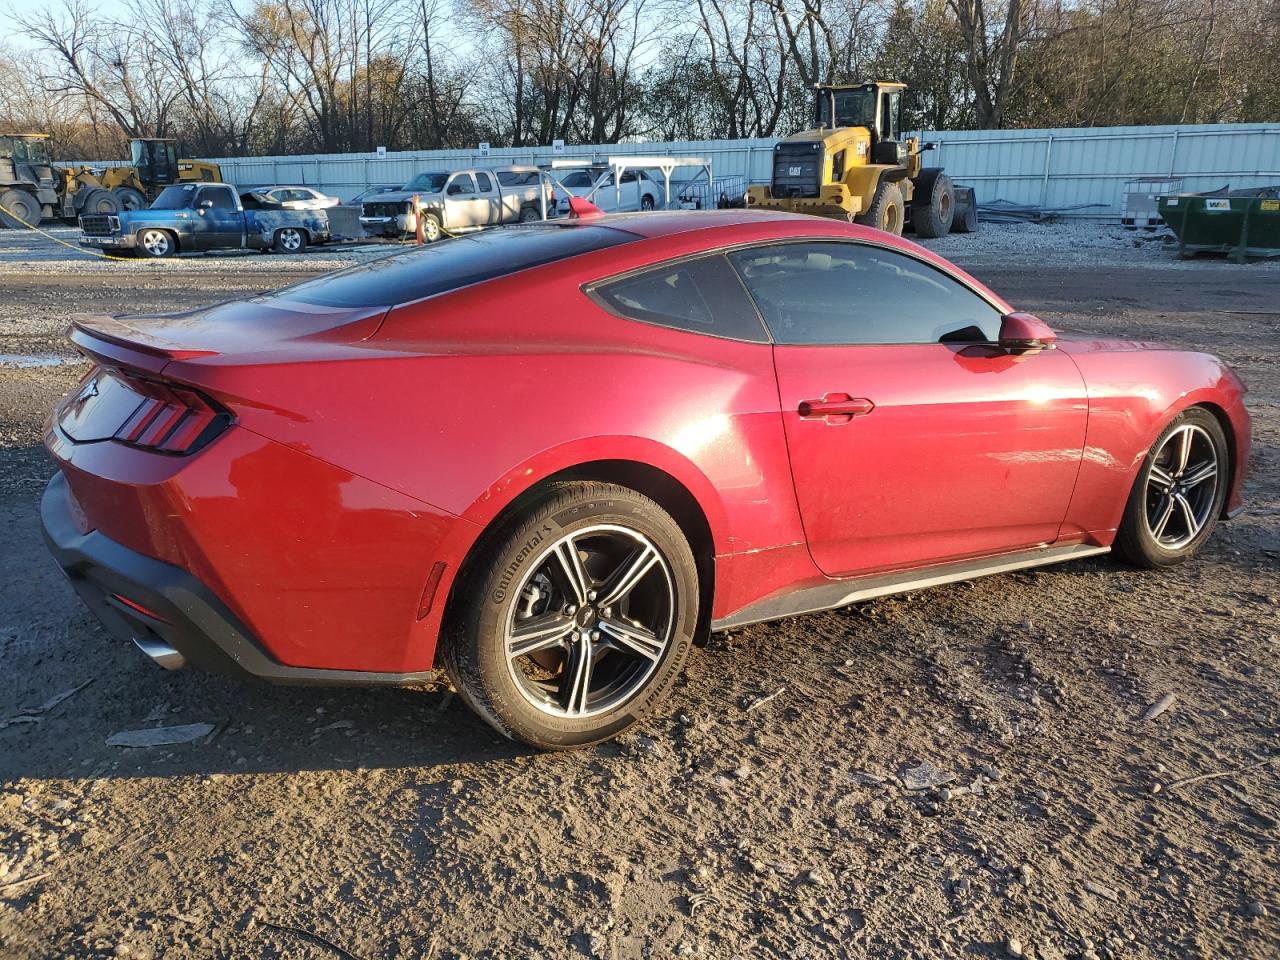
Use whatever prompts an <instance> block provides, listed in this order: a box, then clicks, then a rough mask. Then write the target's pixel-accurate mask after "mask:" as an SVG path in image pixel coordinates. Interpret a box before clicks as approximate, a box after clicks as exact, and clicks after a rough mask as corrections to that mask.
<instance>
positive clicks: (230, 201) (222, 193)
mask: <svg viewBox="0 0 1280 960" xmlns="http://www.w3.org/2000/svg"><path fill="white" fill-rule="evenodd" d="M165 192H166V193H167V192H168V191H167V190H166V191H165ZM206 200H208V201H210V202H211V203H212V204H213V209H215V210H234V209H235V207H236V202H235V194H233V193H232V192H231V189H230V188H229V187H205V188H204V189H203V190H201V191H200V199H199V200H198V201H197V202H198V203H203V202H204V201H206Z"/></svg>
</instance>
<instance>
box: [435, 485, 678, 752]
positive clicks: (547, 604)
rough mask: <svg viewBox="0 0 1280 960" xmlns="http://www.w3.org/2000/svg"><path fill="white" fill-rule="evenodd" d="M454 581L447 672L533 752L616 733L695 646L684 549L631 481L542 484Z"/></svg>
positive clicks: (639, 713) (652, 699) (664, 686)
mask: <svg viewBox="0 0 1280 960" xmlns="http://www.w3.org/2000/svg"><path fill="white" fill-rule="evenodd" d="M463 576H464V578H465V582H464V583H463V584H462V589H461V590H460V591H459V593H458V597H459V601H458V602H459V603H463V604H465V605H466V606H465V607H461V608H459V609H457V610H454V611H451V614H450V621H451V623H450V626H449V628H448V629H447V630H446V633H445V637H444V648H443V659H444V664H445V669H446V671H447V672H448V674H449V677H450V678H451V679H452V680H453V682H454V684H455V686H456V687H457V688H458V691H459V693H460V694H461V695H462V698H463V699H464V700H465V701H466V702H467V703H468V705H470V706H471V708H472V709H473V710H475V711H476V712H477V713H478V714H479V715H480V716H481V717H483V718H484V719H485V720H486V721H487V722H488V723H489V724H490V725H491V726H493V727H494V729H496V730H498V731H499V732H500V733H502V734H503V735H504V736H506V737H509V738H510V739H512V740H517V741H519V742H521V743H526V744H528V745H530V746H533V747H540V748H543V749H553V750H554V749H568V748H573V747H583V746H587V745H589V744H593V743H599V742H600V741H602V740H607V739H609V738H611V737H615V736H617V735H618V734H620V733H621V732H623V731H624V730H626V729H627V728H628V727H630V726H632V725H633V724H635V723H636V722H637V721H638V720H640V719H641V718H642V717H643V716H645V714H647V713H648V712H649V711H651V710H652V709H653V708H654V707H655V706H656V705H657V704H658V703H659V702H660V700H661V699H662V697H663V696H664V695H665V694H666V693H667V691H668V690H669V689H670V688H671V685H672V683H673V682H674V681H675V678H676V676H677V675H678V674H679V672H680V668H681V666H682V665H683V663H684V660H685V657H686V655H687V654H688V652H689V647H690V645H691V644H692V642H693V633H694V629H695V627H696V624H697V620H698V602H699V601H698V598H699V592H698V574H697V568H696V566H695V564H694V559H693V554H692V552H691V550H690V549H689V544H688V542H687V541H686V540H685V537H684V534H683V533H682V532H681V530H680V527H679V526H678V525H677V524H676V522H675V521H674V520H673V519H672V518H671V517H670V516H669V515H668V514H667V513H666V511H664V510H663V509H662V508H661V507H659V506H658V505H657V504H656V503H654V502H653V501H652V500H650V499H649V498H648V497H645V496H643V495H642V494H640V493H637V492H636V491H634V490H631V489H628V488H626V487H620V486H615V485H612V484H604V483H564V484H556V485H554V486H551V487H549V488H548V489H547V490H546V492H545V493H543V494H542V495H541V496H540V497H538V498H537V499H536V500H535V501H534V502H533V503H531V504H530V505H529V507H528V508H527V509H525V510H524V511H523V512H522V513H521V514H520V515H519V516H518V517H517V518H515V519H514V520H513V521H512V522H511V523H510V524H508V525H507V526H506V528H505V529H504V530H502V531H500V532H499V533H498V534H497V535H496V536H495V537H494V539H493V541H492V542H491V543H490V544H489V546H488V548H487V549H485V550H484V552H483V553H482V554H480V558H479V560H478V562H476V563H474V564H472V565H471V566H470V568H469V569H468V570H467V571H464V573H463Z"/></svg>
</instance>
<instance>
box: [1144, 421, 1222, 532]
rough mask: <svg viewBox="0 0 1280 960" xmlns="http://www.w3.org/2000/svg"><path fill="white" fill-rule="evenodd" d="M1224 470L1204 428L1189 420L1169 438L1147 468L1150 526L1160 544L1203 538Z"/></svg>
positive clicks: (1148, 522) (1149, 529) (1147, 518)
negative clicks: (1221, 473) (1201, 536)
mask: <svg viewBox="0 0 1280 960" xmlns="http://www.w3.org/2000/svg"><path fill="white" fill-rule="evenodd" d="M1220 472H1221V471H1220V465H1219V463H1218V451H1217V449H1216V448H1215V446H1214V444H1213V440H1212V438H1211V437H1210V436H1209V434H1208V433H1207V432H1206V431H1205V430H1204V428H1203V427H1200V426H1197V425H1196V424H1193V423H1186V424H1183V425H1182V426H1180V427H1178V428H1177V429H1176V430H1174V431H1173V432H1172V433H1170V434H1169V436H1168V437H1166V438H1165V441H1164V443H1163V444H1161V445H1160V449H1159V450H1157V451H1156V454H1155V456H1154V457H1153V458H1152V460H1151V469H1150V470H1149V471H1148V472H1147V490H1146V521H1147V530H1148V532H1149V533H1150V534H1151V537H1152V539H1153V540H1155V542H1156V543H1158V544H1159V545H1160V546H1161V547H1163V548H1164V549H1165V550H1180V549H1182V548H1183V547H1185V546H1186V545H1187V544H1189V543H1191V541H1193V540H1194V539H1195V538H1196V537H1197V536H1199V534H1200V531H1201V530H1203V529H1204V527H1205V524H1207V523H1208V522H1209V520H1210V516H1211V514H1212V513H1213V507H1214V504H1215V503H1216V502H1217V492H1218V484H1219V482H1220V481H1219V475H1220Z"/></svg>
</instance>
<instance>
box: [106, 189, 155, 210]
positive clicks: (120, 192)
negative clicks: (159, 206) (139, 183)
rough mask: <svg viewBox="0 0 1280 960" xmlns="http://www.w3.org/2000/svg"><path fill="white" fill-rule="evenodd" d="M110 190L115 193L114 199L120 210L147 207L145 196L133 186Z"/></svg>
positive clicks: (143, 208)
mask: <svg viewBox="0 0 1280 960" xmlns="http://www.w3.org/2000/svg"><path fill="white" fill-rule="evenodd" d="M111 192H112V193H114V194H115V195H116V201H117V202H118V203H119V204H120V209H121V210H145V209H147V198H146V197H144V196H143V195H142V191H141V190H138V189H136V188H134V187H116V188H115V189H114V190H112V191H111Z"/></svg>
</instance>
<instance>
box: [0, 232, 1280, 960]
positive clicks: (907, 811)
mask: <svg viewBox="0 0 1280 960" xmlns="http://www.w3.org/2000/svg"><path fill="white" fill-rule="evenodd" d="M1091 232H1092V231H1091V230H1090V229H1089V228H1081V227H1069V228H1046V227H1039V226H1034V227H1033V226H1017V227H1014V228H1008V229H1007V230H1006V229H999V228H993V227H988V228H986V229H985V230H984V232H983V233H981V234H979V235H978V237H956V238H948V239H947V240H946V241H943V242H940V243H938V244H936V248H937V249H940V250H943V251H944V252H945V253H946V254H947V255H949V256H952V257H953V258H955V259H956V260H957V261H958V262H960V263H961V264H962V265H964V266H966V267H968V268H970V269H972V270H973V271H974V272H975V273H976V274H977V275H978V276H980V277H982V278H983V279H984V280H986V281H988V282H989V283H991V284H992V285H993V286H994V287H995V288H996V289H997V290H999V291H1001V292H1002V293H1003V294H1005V295H1006V296H1007V297H1008V299H1010V300H1011V301H1013V302H1014V303H1015V304H1017V305H1018V306H1020V307H1022V308H1024V309H1029V310H1032V311H1034V312H1037V313H1040V314H1041V315H1042V316H1044V317H1045V318H1046V319H1047V320H1049V321H1050V322H1051V323H1058V324H1066V323H1069V324H1070V325H1071V326H1074V327H1078V328H1083V329H1086V330H1091V331H1097V332H1100V333H1117V334H1121V335H1129V336H1135V337H1142V338H1145V339H1163V340H1167V341H1172V342H1175V343H1180V344H1190V345H1197V346H1201V347H1205V348H1208V349H1211V350H1213V351H1215V352H1217V353H1219V354H1221V355H1222V356H1224V357H1226V358H1227V359H1228V360H1230V361H1231V362H1232V363H1233V364H1235V366H1236V367H1237V369H1238V370H1239V371H1240V373H1241V375H1242V376H1243V377H1244V379H1245V380H1246V381H1247V382H1248V383H1249V385H1250V387H1251V390H1252V392H1251V394H1250V397H1249V401H1250V407H1251V410H1252V412H1253V415H1254V418H1255V421H1254V422H1255V451H1254V462H1253V464H1252V471H1253V472H1252V478H1251V480H1250V483H1249V488H1248V506H1249V512H1248V513H1247V514H1246V515H1245V516H1243V517H1241V518H1239V519H1237V520H1236V521H1233V522H1232V523H1230V524H1226V525H1224V526H1222V527H1221V528H1220V529H1219V532H1218V533H1217V535H1216V536H1215V537H1214V539H1213V540H1212V541H1211V543H1210V544H1209V547H1208V549H1207V550H1206V552H1205V554H1204V556H1203V557H1202V558H1200V559H1199V560H1197V561H1196V562H1194V563H1191V564H1188V565H1185V566H1182V567H1180V568H1177V569H1175V570H1170V571H1163V572H1158V573H1152V572H1142V571H1136V570H1131V569H1127V568H1125V567H1122V566H1119V565H1118V564H1116V563H1114V562H1112V561H1110V560H1108V559H1106V558H1102V559H1098V560H1089V561H1082V562H1078V563H1074V564H1070V565H1067V566H1062V567H1058V568H1047V569H1044V570H1040V571H1032V572H1026V573H1018V574H1012V575H1008V576H1001V577H995V578H988V579H985V580H979V581H975V582H972V583H964V584H955V585H951V586H947V587H942V588H938V589H935V590H932V591H928V592H923V593H919V594H914V595H909V596H904V597H897V598H891V599H884V600H879V601H875V602H872V603H868V604H863V605H861V606H858V607H855V608H852V609H849V610H843V611H836V612H830V613H825V614H820V615H813V616H808V617H801V618H796V619H793V620H789V621H784V622H781V623H777V624H770V625H762V626H757V627H752V628H749V629H746V630H742V631H738V632H736V633H734V634H732V635H727V636H719V637H716V638H714V639H713V642H712V643H711V645H710V646H709V647H708V648H707V649H705V650H702V651H697V652H695V655H694V656H692V657H691V658H690V663H689V666H688V668H687V670H686V673H685V676H684V679H683V680H682V681H681V683H680V684H679V685H678V686H677V688H676V689H675V690H674V691H673V695H672V697H671V698H670V700H669V701H668V703H667V704H666V706H665V707H664V708H663V709H662V710H661V711H660V713H659V715H658V716H656V717H654V718H653V719H652V720H650V721H649V722H647V723H646V724H645V725H644V726H643V729H641V730H639V731H636V732H635V733H633V734H631V735H629V736H627V737H626V738H624V740H623V741H621V742H619V743H613V744H607V745H604V746H602V747H599V748H597V749H592V750H587V751H583V752H580V753H575V754H559V755H538V754H533V753H531V752H528V751H525V750H521V749H518V748H515V747H513V746H512V745H511V744H509V743H506V742H504V741H500V740H498V739H497V738H496V737H495V736H494V735H493V734H492V733H491V732H490V731H489V729H488V728H487V727H485V726H484V725H483V724H481V723H480V722H479V721H478V720H476V719H474V718H473V717H472V716H471V715H470V714H469V713H468V712H467V710H466V709H465V708H464V707H462V706H461V705H460V704H459V702H458V700H457V699H456V698H455V697H454V696H452V695H451V694H450V693H449V691H448V689H447V686H446V685H444V684H438V685H435V686H425V687H422V688H418V689H412V690H401V691H369V690H332V689H304V688H280V687H269V686H265V685H258V684H248V683H240V682H236V681H233V680H229V679H225V678H221V677H216V676H209V675H204V674H199V673H195V672H192V671H183V672H180V673H175V674H169V673H164V672H162V671H160V670H158V669H156V668H155V667H154V666H152V665H151V664H149V663H147V662H145V661H144V660H143V658H142V657H141V656H140V655H138V654H137V653H136V652H135V651H133V650H132V649H125V648H123V647H121V645H119V644H117V643H115V642H113V641H111V640H110V639H109V638H108V637H107V636H106V635H105V634H104V633H103V632H102V631H101V630H100V629H99V628H98V627H97V626H96V625H95V624H94V622H93V621H92V619H91V618H90V616H89V615H88V614H87V613H86V612H85V611H83V610H82V609H81V606H80V604H79V603H78V602H77V601H76V599H75V597H74V595H73V593H72V591H71V590H70V588H69V587H68V586H67V585H66V584H65V582H64V581H63V580H62V578H61V575H60V574H59V573H58V572H57V571H56V570H55V568H54V567H53V565H52V563H51V562H50V561H49V560H48V558H47V556H46V555H45V551H44V548H43V545H42V544H41V542H40V537H39V533H38V525H37V521H36V514H35V507H36V501H37V497H38V495H39V492H40V489H41V486H42V484H43V482H44V481H45V479H46V478H47V477H48V475H49V473H50V465H49V463H48V461H47V459H46V458H45V456H44V454H43V451H42V450H41V448H40V445H39V444H40V432H41V423H42V421H43V418H44V416H45V414H46V411H47V410H48V408H49V407H50V406H51V405H52V403H53V402H54V401H55V400H56V399H57V397H59V396H60V395H62V394H63V393H64V392H66V391H67V390H68V389H70V387H71V386H72V385H73V384H74V382H75V380H76V378H77V377H78V376H79V375H80V374H81V373H82V371H83V369H84V368H83V365H81V364H78V363H75V362H70V363H63V364H59V365H54V366H31V365H17V364H15V363H13V362H10V363H7V364H6V363H5V361H4V360H3V359H0V544H3V551H0V676H3V677H4V678H5V681H6V682H5V683H4V685H3V689H2V690H0V955H3V956H5V957H64V956H76V957H93V956H111V955H114V956H131V957H148V956H151V957H161V956H164V957H188V956H189V957H215V956H216V957H264V958H265V957H290V958H293V957H304V958H310V957H315V958H322V957H324V958H328V957H360V958H373V957H397V958H399V957H436V958H451V957H452V958H456V957H532V956H537V957H585V956H596V957H610V958H615V957H616V958H639V957H668V956H671V955H680V956H683V955H689V956H707V957H716V958H720V957H725V958H729V957H786V958H800V957H822V956H855V957H875V958H881V957H893V958H907V957H930V958H932V957H989V958H993V957H1008V956H1014V957H1016V956H1023V957H1033V956H1034V957H1040V958H1042V960H1054V958H1063V957H1081V958H1094V957H1098V958H1153V960H1154V958H1168V957H1196V958H1201V957H1203V958H1219V957H1232V958H1259V960H1262V958H1274V957H1276V956H1278V955H1280V923H1278V921H1277V918H1276V917H1277V912H1278V911H1280V880H1278V878H1280V791H1278V789H1277V788H1278V787H1280V754H1278V753H1277V752H1276V743H1277V735H1278V734H1280V673H1278V672H1277V670H1276V662H1277V656H1278V655H1280V590H1278V589H1277V582H1278V581H1277V567H1278V566H1280V563H1278V558H1280V369H1278V366H1277V347H1278V346H1280V334H1277V323H1278V322H1280V306H1278V304H1280V271H1277V269H1276V267H1275V265H1273V264H1255V265H1249V266H1246V267H1240V266H1236V265H1233V264H1229V263H1225V262H1224V261H1222V260H1220V259H1218V260H1214V259H1205V260H1198V261H1192V262H1188V263H1181V264H1179V263H1177V262H1176V261H1173V264H1174V265H1176V270H1177V272H1171V269H1172V268H1171V263H1170V261H1171V255H1170V254H1169V253H1168V252H1167V251H1164V250H1162V249H1159V248H1158V247H1156V246H1154V245H1147V244H1144V245H1142V246H1138V247H1134V246H1126V245H1125V244H1124V243H1123V242H1121V241H1108V240H1107V239H1106V238H1107V237H1110V236H1111V235H1112V234H1111V231H1108V230H1105V229H1104V230H1101V231H1098V234H1099V236H1098V239H1097V241H1096V243H1091V242H1086V241H1085V240H1083V239H1082V238H1083V237H1085V236H1086V235H1090V234H1091ZM1123 239H1124V238H1123V237H1122V240H1123ZM21 242H26V241H22V240H21V239H15V238H14V237H13V236H12V235H10V234H7V233H5V234H0V291H2V293H0V353H6V354H12V355H16V356H19V357H21V358H24V362H25V363H27V364H29V363H30V358H33V357H47V358H70V356H71V355H70V352H69V351H68V350H66V348H65V347H64V346H63V345H62V344H61V342H60V336H61V330H62V328H63V327H64V325H65V322H66V317H67V315H68V314H69V313H72V312H75V311H82V310H94V311H120V310H124V309H137V308H142V309H148V310H152V309H154V310H160V309H178V308H184V307H191V306H195V305H197V304H200V303H206V302H211V301H215V300H218V299H223V298H228V297H236V296H244V295H246V294H248V293H249V292H253V291H258V290H263V289H267V288H269V287H272V286H276V285H279V284H282V283H286V282H289V281H290V280H292V279H294V278H295V277H297V276H299V275H303V274H305V273H308V272H314V271H315V270H317V269H328V268H331V267H332V266H334V265H335V264H336V263H337V262H339V261H342V260H344V259H346V258H349V257H352V256H354V255H351V254H346V253H341V254H333V255H330V254H326V255H322V256H321V257H315V258H313V257H308V258H306V260H301V261H300V260H289V259H286V258H276V257H266V256H258V257H237V258H234V259H218V258H212V257H207V258H200V259H198V260H195V261H190V260H183V261H180V262H178V263H176V264H165V265H155V264H124V265H122V264H115V263H112V264H101V263H93V264H91V265H88V266H80V265H79V263H78V261H77V260H75V259H74V258H68V257H63V255H62V254H57V255H54V254H52V253H50V254H49V255H48V258H47V259H38V258H37V257H36V256H35V255H34V254H33V253H31V252H28V253H25V254H24V253H22V252H20V250H18V249H17V247H18V246H19V245H20V243H21ZM1129 242H1130V243H1131V242H1132V241H1131V240H1130V241H1129ZM42 249H43V248H42ZM1086 253H1088V256H1086ZM40 257H44V253H43V252H42V253H41V254H40ZM992 509H998V504H993V505H992ZM86 684H87V685H86ZM69 691H75V692H74V693H72V694H71V696H69V697H68V698H67V699H65V700H63V701H61V702H58V703H54V704H52V705H49V704H50V703H51V702H52V700H53V698H55V697H56V696H57V695H60V694H62V693H65V692H69ZM1170 695H1171V696H1172V697H1173V698H1174V699H1173V701H1172V705H1171V706H1170V707H1169V708H1168V709H1167V710H1165V711H1164V712H1163V713H1161V714H1160V715H1159V716H1158V717H1156V718H1154V719H1150V720H1144V719H1143V715H1144V712H1145V711H1146V710H1147V709H1148V707H1149V706H1150V705H1151V704H1153V703H1156V702H1157V701H1160V700H1161V698H1164V697H1166V696H1170ZM24 711H26V712H25V713H24ZM6 718H13V720H16V722H12V721H11V722H6ZM197 723H207V724H212V725H213V729H212V731H211V732H209V733H208V734H206V735H204V736H202V737H200V738H199V739H197V740H196V741H194V742H190V743H184V744H178V745H171V746H160V747H150V748H136V749H129V748H124V747H118V746H113V745H109V744H108V743H107V740H108V738H109V737H111V736H112V735H113V734H117V733H119V732H121V731H130V730H137V729H140V728H152V727H156V726H159V725H176V724H197ZM1186 778H1204V779H1196V780H1191V781H1188V780H1187V779H1186ZM913 787H920V788H919V789H913Z"/></svg>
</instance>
